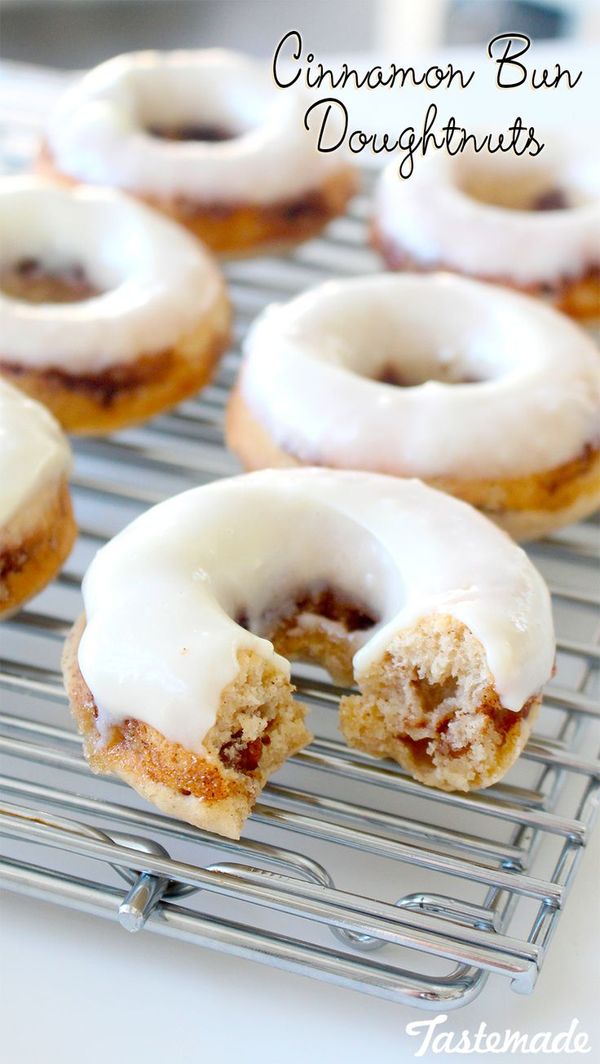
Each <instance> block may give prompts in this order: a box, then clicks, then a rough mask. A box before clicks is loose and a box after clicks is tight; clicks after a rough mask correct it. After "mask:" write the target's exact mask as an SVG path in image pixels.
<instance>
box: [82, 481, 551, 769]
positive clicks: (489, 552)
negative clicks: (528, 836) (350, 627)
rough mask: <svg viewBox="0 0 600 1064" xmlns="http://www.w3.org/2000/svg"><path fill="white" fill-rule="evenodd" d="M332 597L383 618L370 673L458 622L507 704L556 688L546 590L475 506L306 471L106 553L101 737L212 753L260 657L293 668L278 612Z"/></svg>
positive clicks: (143, 526) (89, 678)
mask: <svg viewBox="0 0 600 1064" xmlns="http://www.w3.org/2000/svg"><path fill="white" fill-rule="evenodd" d="M318 586H327V587H332V588H336V589H338V590H339V591H340V592H341V593H342V594H344V593H345V594H347V595H348V596H349V597H350V598H351V599H352V600H355V601H358V602H359V603H361V604H362V603H364V604H366V605H367V606H368V607H369V608H370V609H371V610H373V611H375V614H376V615H377V616H378V617H379V618H380V621H379V623H378V625H377V627H376V628H374V629H371V630H370V631H366V632H363V633H361V635H362V643H363V645H362V646H361V647H360V649H359V650H358V652H357V653H356V655H355V657H354V667H355V674H356V675H357V676H358V677H360V675H362V674H363V673H364V671H365V670H366V669H368V668H369V666H370V665H371V664H372V663H374V662H376V661H377V660H379V658H380V657H381V655H382V654H383V652H384V650H385V649H386V647H387V646H388V645H389V643H390V641H391V640H392V639H393V637H394V635H395V634H396V633H398V632H399V631H400V630H402V629H403V628H404V627H405V626H407V625H409V624H411V623H412V622H414V621H416V620H417V619H418V618H421V617H424V616H426V615H428V614H431V613H442V614H450V615H451V616H453V617H455V618H457V619H458V620H460V621H462V622H464V624H466V625H467V626H468V627H469V628H470V629H471V631H472V632H473V633H474V634H475V636H476V637H477V638H478V639H479V640H480V641H481V643H482V645H483V647H484V649H485V653H486V655H487V661H488V665H489V669H490V671H491V673H492V676H493V677H494V679H495V683H496V686H497V689H498V692H499V694H500V696H501V698H502V701H503V704H504V705H505V706H506V707H507V708H509V709H511V710H515V711H518V710H520V709H521V707H522V706H523V704H524V703H525V702H526V701H527V700H528V699H529V698H530V697H531V696H532V695H533V694H535V693H536V692H537V691H538V690H539V689H540V688H541V686H542V685H543V684H544V683H545V682H546V680H547V679H548V677H549V676H550V673H551V670H552V664H553V658H554V640H553V630H552V616H551V608H550V600H549V595H548V591H547V589H546V586H545V584H544V582H543V580H542V578H541V577H540V575H539V573H538V572H537V571H536V570H535V569H534V568H533V566H532V565H531V563H530V561H529V559H528V558H527V555H526V554H525V553H524V552H523V551H522V550H521V549H520V548H519V547H517V546H516V545H515V544H514V543H513V542H512V541H511V540H510V539H509V538H508V537H507V536H506V535H505V534H504V533H503V532H501V531H499V530H498V529H497V528H496V527H495V526H493V525H492V524H491V523H490V522H489V521H487V520H486V518H484V517H482V516H481V515H480V514H478V513H477V512H476V511H474V510H473V509H472V508H471V507H469V506H467V505H466V504H465V503H462V502H460V501H458V500H456V499H453V498H450V497H449V496H447V495H443V494H441V493H440V492H437V491H434V490H433V489H431V488H428V487H426V486H425V485H424V484H422V483H420V482H419V481H413V480H407V481H400V480H396V479H394V478H391V477H381V476H377V475H375V474H365V473H348V472H343V473H339V472H331V471H328V470H315V469H301V470H293V471H281V470H279V471H274V470H269V471H264V472H260V473H253V474H249V475H247V476H242V477H234V478H231V479H229V480H221V481H218V482H216V483H212V484H210V485H207V486H203V487H200V488H194V489H193V490H192V491H188V492H185V493H184V494H182V495H178V496H175V497H174V498H172V499H169V500H168V501H167V502H164V503H162V504H160V505H159V506H156V507H154V508H153V509H151V510H149V511H147V512H146V513H145V514H143V515H142V516H141V517H139V518H138V519H137V520H136V521H134V522H133V523H132V524H131V525H129V527H128V528H126V529H125V530H124V531H123V532H121V533H120V534H119V535H118V536H116V537H115V538H114V539H113V540H112V541H111V542H110V543H108V544H107V545H106V546H105V547H103V548H102V549H101V550H100V551H99V552H98V554H97V555H96V557H95V559H94V561H93V562H92V564H91V566H90V568H89V569H88V572H87V574H86V576H85V579H84V582H83V597H84V602H85V609H86V615H87V626H86V628H85V630H84V633H83V636H82V639H81V643H80V646H79V665H80V668H81V672H82V674H83V677H84V679H85V680H86V682H87V684H88V686H89V688H90V690H91V692H92V694H93V696H94V700H95V702H96V704H97V706H98V709H99V727H100V729H101V730H104V728H105V727H106V725H107V723H109V722H115V723H118V722H121V721H123V720H125V719H127V718H135V719H139V720H142V721H145V722H146V723H147V724H149V725H151V726H153V727H154V728H156V729H158V731H159V732H161V733H162V734H163V735H164V736H166V737H167V738H168V739H170V740H171V741H173V742H178V743H181V745H182V746H184V747H186V748H187V749H190V750H194V751H199V750H200V749H201V747H202V739H203V737H204V736H205V735H206V733H207V731H208V730H209V729H210V727H211V726H212V725H213V724H214V722H215V718H216V714H217V711H218V706H219V700H220V695H221V692H222V691H223V689H224V687H225V686H226V685H227V684H228V683H230V682H231V681H232V680H233V679H234V678H235V676H236V673H237V669H238V665H237V653H238V651H239V650H240V649H241V648H243V647H249V648H251V649H252V650H253V651H255V652H256V653H257V654H259V655H260V656H261V657H262V658H264V659H267V660H272V661H276V662H277V664H278V666H279V667H280V668H282V669H283V670H285V671H286V672H289V666H288V664H287V663H286V661H285V659H283V658H281V657H280V656H278V655H276V654H275V651H274V649H273V646H272V644H271V643H270V642H269V641H268V640H267V639H264V638H262V637H261V636H260V634H252V633H251V632H249V631H247V630H246V629H245V628H241V627H240V626H239V625H238V624H237V623H236V621H235V620H234V618H235V617H236V616H238V615H239V612H240V611H242V610H243V611H244V612H245V613H247V615H248V618H249V627H250V628H251V629H252V632H258V633H260V632H261V630H262V631H263V632H264V631H265V630H268V629H267V628H266V625H268V617H269V616H270V617H271V618H272V617H273V611H274V610H277V608H278V607H279V608H283V607H285V606H286V605H289V603H290V601H293V600H294V597H295V596H296V595H297V594H298V593H299V592H300V593H301V592H302V591H306V589H307V588H309V587H318Z"/></svg>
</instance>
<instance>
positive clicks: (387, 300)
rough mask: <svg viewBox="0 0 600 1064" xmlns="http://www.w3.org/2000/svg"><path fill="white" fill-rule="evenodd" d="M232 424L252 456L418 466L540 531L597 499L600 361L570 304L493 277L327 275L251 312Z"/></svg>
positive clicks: (435, 482)
mask: <svg viewBox="0 0 600 1064" xmlns="http://www.w3.org/2000/svg"><path fill="white" fill-rule="evenodd" d="M226 435H227V442H228V445H229V446H230V448H231V449H232V450H233V451H234V452H235V453H236V454H237V455H238V456H239V457H240V458H241V460H242V462H243V463H244V466H245V468H246V469H250V470H254V469H260V468H265V467H268V466H272V467H293V466H301V465H323V466H329V467H331V468H337V469H339V468H347V469H364V470H368V471H372V472H380V473H386V474H388V475H393V476H399V477H408V476H418V477H421V478H422V479H424V480H425V481H427V483H429V484H431V485H432V486H433V487H436V488H439V489H440V490H442V491H446V492H448V493H450V494H453V495H457V496H458V497H459V498H462V499H464V500H465V501H466V502H469V503H471V504H472V505H474V506H477V507H478V508H479V509H481V510H483V511H484V512H485V513H486V514H488V515H489V516H491V517H492V518H493V519H494V520H495V521H496V522H497V523H498V524H500V525H502V527H503V528H505V529H506V530H507V531H508V532H510V534H511V535H513V536H514V537H515V538H518V539H528V538H534V537H536V536H540V535H544V534H546V533H547V532H549V531H551V530H552V529H555V528H558V527H560V526H561V525H564V524H567V523H569V522H571V521H574V520H576V519H578V518H579V517H582V516H585V515H586V514H589V513H591V512H592V511H593V510H595V509H596V508H597V507H598V505H599V503H600V361H599V360H598V355H597V352H596V349H595V346H594V344H593V341H592V340H591V339H590V338H588V337H586V336H585V334H584V333H583V332H582V331H581V330H580V329H578V328H576V327H575V326H574V325H572V324H571V323H570V322H569V321H568V320H567V319H565V318H564V317H563V316H561V315H558V314H557V313H556V312H555V311H554V310H552V309H551V308H549V307H545V306H544V305H543V304H541V303H539V302H537V301H533V300H529V299H527V298H526V297H524V296H522V295H517V294H512V293H509V292H507V291H506V290H502V289H498V288H494V287H492V286H491V285H484V284H481V283H479V282H474V281H470V280H466V279H461V278H458V277H456V276H452V275H448V274H435V275H434V274H431V275H422V274H419V275H409V274H402V275H394V276H392V275H380V276H373V277H370V278H362V279H355V280H351V281H346V282H337V283H329V284H326V285H322V286H320V287H319V288H316V289H313V290H312V291H310V292H306V293H304V294H303V295H302V296H300V297H298V298H297V299H294V300H292V301H291V302H290V303H288V304H285V305H282V306H279V307H271V308H268V309H267V311H265V312H264V313H263V314H262V315H261V316H260V317H259V318H258V319H257V321H256V322H255V324H254V326H253V328H252V330H251V331H250V333H249V335H248V337H247V338H246V341H245V345H244V357H243V361H242V366H241V370H240V375H239V378H238V382H237V385H236V388H235V390H234V392H233V394H232V396H231V397H230V400H229V404H228V410H227V419H226Z"/></svg>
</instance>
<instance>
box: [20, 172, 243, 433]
mask: <svg viewBox="0 0 600 1064" xmlns="http://www.w3.org/2000/svg"><path fill="white" fill-rule="evenodd" d="M228 333H229V304H228V300H227V296H226V293H225V287H224V283H223V281H222V278H221V276H220V274H219V272H218V270H217V268H216V266H215V265H214V263H213V261H212V259H211V258H210V257H209V256H208V254H207V253H205V252H204V251H203V249H202V248H201V246H200V245H199V244H198V242H197V241H195V240H193V239H192V238H191V237H189V236H188V235H187V234H186V233H184V232H182V230H181V229H179V227H178V226H175V225H173V224H172V223H171V222H169V221H167V219H165V218H163V217H161V216H160V215H159V214H156V213H155V212H154V211H150V210H149V209H148V208H147V207H143V206H141V205H140V204H138V203H135V202H134V201H133V200H130V199H128V198H127V197H125V196H122V195H120V194H119V193H115V192H112V191H110V190H106V189H89V188H84V189H77V190H71V189H66V188H60V187H59V186H57V185H53V184H50V183H49V182H46V181H42V180H40V179H37V178H27V177H25V178H3V179H2V181H1V182H0V336H1V337H2V339H1V341H0V374H1V375H2V376H3V377H4V378H5V379H7V380H9V381H10V382H11V383H13V384H15V385H16V386H17V387H19V388H20V389H22V390H23V391H25V392H27V393H28V394H29V395H30V396H32V397H33V398H34V399H38V400H40V402H42V403H44V404H45V405H46V406H47V407H48V408H49V409H50V410H51V411H52V412H53V414H54V415H55V417H56V418H57V419H58V420H59V421H60V423H61V424H62V425H63V427H64V428H66V429H67V430H69V431H70V432H77V433H98V432H110V431H112V430H114V429H117V428H121V427H122V426H124V425H128V424H132V423H135V422H138V421H142V420H143V419H145V418H148V417H150V416H152V415H153V414H156V413H158V412H159V411H160V410H163V409H165V408H166V407H169V406H172V405H173V404H174V403H177V402H179V401H180V400H181V399H183V398H185V397H186V396H188V395H190V394H192V393H193V392H195V391H197V389H198V388H201V387H202V386H203V385H204V384H205V383H206V381H207V380H208V379H209V377H210V375H211V373H212V371H213V369H214V367H215V364H216V362H217V360H218V358H219V357H220V355H221V353H222V351H223V350H224V348H225V346H226V344H227V339H228Z"/></svg>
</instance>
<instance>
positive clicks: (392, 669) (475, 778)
mask: <svg viewBox="0 0 600 1064" xmlns="http://www.w3.org/2000/svg"><path fill="white" fill-rule="evenodd" d="M360 689H361V693H360V694H357V695H350V696H346V697H343V698H342V700H341V705H340V724H341V729H342V731H343V733H344V736H345V739H346V741H347V742H348V743H349V745H351V746H355V747H358V748H359V749H361V750H365V751H366V752H367V753H370V754H373V755H374V756H375V757H391V758H393V759H394V760H395V761H397V762H398V763H399V764H400V765H402V767H403V768H405V769H406V770H407V771H408V772H410V773H411V775H413V776H414V777H415V778H416V779H417V780H420V781H421V782H422V783H426V784H429V785H431V786H435V787H437V788H439V789H441V790H446V791H469V790H471V789H473V788H476V787H487V786H489V785H490V784H492V783H494V782H495V781H496V780H498V779H500V778H501V777H502V776H503V775H504V773H505V772H506V771H507V769H508V767H509V766H510V765H511V764H512V762H513V761H514V760H515V758H516V757H517V756H518V754H519V753H520V752H521V750H522V749H523V747H524V745H525V742H526V741H527V737H528V735H529V733H530V730H531V725H532V723H533V720H534V718H535V716H536V715H537V711H538V708H539V699H531V700H530V701H529V702H528V703H527V704H526V706H525V707H524V708H523V709H522V710H521V711H520V712H519V713H514V712H512V711H510V710H507V709H504V708H503V706H502V704H501V702H500V699H499V696H498V693H497V692H496V689H495V687H494V683H493V679H492V677H491V674H490V672H489V670H488V668H487V665H486V661H485V655H484V651H483V647H482V646H481V644H480V643H479V641H478V640H477V639H476V638H475V637H474V636H473V635H472V633H471V632H470V631H469V630H468V629H467V628H466V627H465V626H464V625H463V624H462V623H461V622H459V621H457V620H455V619H454V618H452V617H449V616H438V615H436V616H433V617H429V618H427V619H425V620H422V621H420V622H418V623H417V624H416V625H414V626H413V627H411V628H408V629H406V630H405V631H404V632H402V633H400V634H399V635H398V636H397V637H396V638H395V639H394V640H393V641H392V643H391V644H390V646H389V647H388V649H387V651H386V653H385V654H384V656H383V658H382V659H381V660H380V661H379V662H377V663H376V664H375V665H373V666H372V667H371V668H370V669H369V670H368V672H367V673H366V675H365V676H364V677H361V678H360Z"/></svg>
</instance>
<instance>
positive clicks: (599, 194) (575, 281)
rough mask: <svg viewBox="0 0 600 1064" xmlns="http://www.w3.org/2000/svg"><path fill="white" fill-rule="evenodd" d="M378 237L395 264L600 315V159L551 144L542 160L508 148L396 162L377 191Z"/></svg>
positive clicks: (587, 317) (584, 316) (590, 319)
mask: <svg viewBox="0 0 600 1064" xmlns="http://www.w3.org/2000/svg"><path fill="white" fill-rule="evenodd" d="M373 240H374V243H375V245H376V246H377V247H378V248H379V250H380V251H381V253H382V255H383V257H384V259H385V262H386V264H387V265H388V267H390V268H391V269H402V270H415V269H424V270H431V269H447V270H453V271H455V272H456V273H462V274H468V275H470V276H472V277H476V278H480V279H482V280H487V281H494V282H495V283H497V284H504V285H508V286H509V287H512V288H517V289H521V290H522V291H524V292H527V293H529V294H531V295H537V296H543V297H544V298H545V299H546V300H549V301H551V302H552V303H554V305H555V306H556V307H557V308H558V309H559V310H562V311H564V312H565V313H566V314H569V315H570V316H571V317H573V318H577V319H579V320H580V321H581V322H582V323H589V324H596V323H597V322H598V321H600V157H599V156H598V155H596V157H595V158H593V157H590V152H589V150H588V149H586V148H585V147H584V146H582V145H581V143H579V142H577V143H568V142H567V141H566V140H565V142H564V143H559V142H556V141H555V142H550V143H547V144H546V145H545V147H544V150H543V151H542V152H541V153H540V154H539V155H537V156H535V158H532V157H530V156H516V157H515V156H513V155H510V154H509V153H507V154H505V155H502V154H501V153H500V152H498V153H496V154H495V155H493V156H490V155H488V154H486V153H482V154H481V155H475V154H474V153H473V152H470V153H465V154H463V155H457V156H455V157H449V156H447V155H446V154H445V153H443V152H441V151H438V152H433V153H429V154H427V155H426V156H425V158H424V159H422V160H420V161H419V165H418V167H415V171H414V173H413V174H412V176H411V177H410V178H409V179H408V180H402V179H401V178H400V177H399V176H398V166H397V162H392V163H390V165H389V166H387V167H386V169H385V170H384V172H383V174H382V176H381V179H380V182H379V185H378V189H377V193H376V207H375V219H374V223H373Z"/></svg>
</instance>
